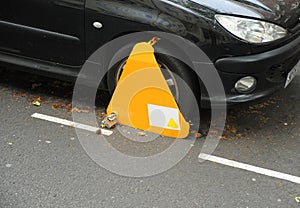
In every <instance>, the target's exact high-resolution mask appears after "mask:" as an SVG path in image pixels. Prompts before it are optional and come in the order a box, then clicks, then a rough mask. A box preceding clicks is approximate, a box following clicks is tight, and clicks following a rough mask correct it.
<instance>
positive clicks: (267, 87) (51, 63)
mask: <svg viewBox="0 0 300 208" xmlns="http://www.w3.org/2000/svg"><path fill="white" fill-rule="evenodd" d="M1 4H2V5H1V7H0V37H1V38H0V61H1V62H2V64H3V65H14V66H20V69H21V70H27V71H29V72H33V73H39V74H46V75H47V76H52V77H56V78H61V79H70V80H75V79H76V77H77V75H78V73H79V71H80V69H81V67H82V65H83V64H84V63H85V61H86V60H87V59H88V57H89V56H90V55H91V54H92V53H93V52H94V51H95V50H97V49H98V48H99V47H101V46H102V45H103V44H105V43H107V42H109V41H111V40H113V39H114V38H117V37H120V36H122V35H124V34H129V33H133V32H138V31H164V32H169V33H174V34H176V35H179V36H182V37H184V38H186V39H188V40H190V41H192V42H193V43H195V44H196V45H197V46H199V47H200V48H201V50H202V51H204V52H205V53H206V55H207V56H208V57H209V59H210V60H211V61H212V62H213V63H214V65H215V67H216V69H217V70H218V73H219V75H220V77H221V79H222V81H223V84H224V89H225V92H226V97H227V103H228V104H236V103H245V102H249V101H254V100H257V99H260V98H263V97H265V96H267V95H270V94H272V93H273V92H275V91H276V90H278V89H281V88H284V87H285V85H286V79H287V77H288V75H289V72H290V71H291V70H292V69H293V68H294V67H295V65H296V64H297V63H298V61H299V58H300V19H299V18H300V0H222V1H220V0H127V1H123V0H47V1H34V0H25V1H16V0H13V1H3V2H2V3H1ZM216 15H224V16H225V17H226V16H229V17H237V18H246V19H247V20H249V19H250V20H258V21H263V22H264V23H265V22H267V23H271V24H272V26H274V25H276V26H278V27H280V28H279V31H280V29H284V31H285V34H284V35H283V36H282V37H280V38H278V39H276V40H271V41H268V42H261V43H253V42H251V41H248V40H245V39H243V38H240V37H238V36H237V35H235V34H233V33H232V32H231V31H230V30H228V29H227V28H226V27H224V25H222V24H221V21H219V20H217V19H216V17H217V16H216ZM247 29H248V28H247V27H245V30H247ZM254 31H255V29H254ZM278 33H280V32H278ZM249 76H250V77H253V78H255V88H254V89H251V90H249V91H248V92H243V93H241V92H238V91H237V90H236V88H235V87H236V83H237V81H238V80H240V79H241V78H243V77H249ZM104 85H105V84H104ZM202 85H203V84H202V83H201V80H199V87H200V89H201V98H200V99H201V103H202V105H203V106H206V105H207V104H208V103H209V101H210V99H212V98H209V96H208V95H207V93H206V92H205V87H204V86H202ZM103 87H107V86H103ZM215 99H218V98H215ZM216 102H217V100H216Z"/></svg>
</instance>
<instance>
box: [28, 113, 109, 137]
mask: <svg viewBox="0 0 300 208" xmlns="http://www.w3.org/2000/svg"><path fill="white" fill-rule="evenodd" d="M31 117H32V118H37V119H41V120H44V121H49V122H52V123H57V124H62V125H65V126H71V127H74V128H78V129H83V130H86V131H91V132H94V133H96V132H98V130H99V128H97V127H93V126H89V125H85V124H81V123H76V122H73V121H69V120H66V119H61V118H57V117H54V116H48V115H44V114H40V113H34V114H32V115H31ZM112 133H113V131H110V130H106V129H101V134H103V135H105V136H110V135H112Z"/></svg>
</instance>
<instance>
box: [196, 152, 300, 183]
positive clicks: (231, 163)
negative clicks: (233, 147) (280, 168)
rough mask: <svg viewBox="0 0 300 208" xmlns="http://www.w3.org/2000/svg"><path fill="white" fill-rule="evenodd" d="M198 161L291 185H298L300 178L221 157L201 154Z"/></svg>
mask: <svg viewBox="0 0 300 208" xmlns="http://www.w3.org/2000/svg"><path fill="white" fill-rule="evenodd" d="M199 159H202V160H208V161H211V162H215V163H219V164H222V165H226V166H230V167H234V168H238V169H242V170H247V171H251V172H254V173H259V174H262V175H266V176H270V177H273V178H278V179H281V180H286V181H290V182H293V183H297V184H300V177H298V176H293V175H289V174H286V173H281V172H277V171H274V170H269V169H265V168H260V167H256V166H253V165H248V164H245V163H241V162H236V161H233V160H228V159H225V158H221V157H217V156H213V155H208V154H204V153H201V154H200V155H199Z"/></svg>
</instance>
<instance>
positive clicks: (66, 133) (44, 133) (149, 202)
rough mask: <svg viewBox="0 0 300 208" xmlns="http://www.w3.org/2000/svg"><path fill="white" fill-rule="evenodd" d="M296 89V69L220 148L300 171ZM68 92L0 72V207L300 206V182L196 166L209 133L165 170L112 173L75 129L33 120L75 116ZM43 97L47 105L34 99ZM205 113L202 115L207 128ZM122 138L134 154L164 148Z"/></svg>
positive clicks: (236, 113) (235, 115)
mask: <svg viewBox="0 0 300 208" xmlns="http://www.w3.org/2000/svg"><path fill="white" fill-rule="evenodd" d="M299 87H300V75H299V76H297V77H296V78H295V80H294V81H293V83H292V84H291V85H290V86H289V87H288V88H287V89H285V90H282V91H280V92H278V93H276V95H274V96H272V97H271V98H270V99H268V100H267V101H266V102H264V103H261V104H258V105H253V106H250V107H244V108H240V109H235V110H230V111H229V116H228V119H227V120H228V121H227V125H226V131H225V133H224V137H223V138H222V141H221V142H220V144H219V146H218V148H217V150H216V151H215V152H214V155H216V156H219V157H222V158H227V159H231V160H235V161H239V162H243V163H247V164H251V165H255V166H258V167H263V168H267V169H271V170H275V171H279V172H282V173H287V174H291V175H294V176H300V164H299V159H300V152H299V149H300V108H299V105H300V94H299ZM72 90H73V85H72V84H70V83H65V82H59V81H56V80H53V79H48V78H44V77H38V76H34V75H30V74H26V73H20V72H14V71H10V70H1V72H0V95H1V100H0V106H1V108H0V112H1V123H0V152H1V156H0V177H1V181H0V208H27V207H28V208H31V207H32V208H36V207H47V208H52V207H53V208H54V207H55V208H56V207H57V208H63V207H67V208H73V207H74V208H82V207H84V208H93V207H97V208H98V207H109V208H110V207H122V208H127V207H128V208H143V207H145V208H148V207H153V208H154V207H158V208H168V207H172V208H176V207H180V208H184V207H187V208H191V207H205V208H214V207H225V208H227V207H228V208H232V207H241V208H246V207H249V208H252V207H254V208H256V207H257V208H262V207H270V208H275V207H282V208H293V207H300V203H297V197H299V196H300V185H299V184H297V183H292V182H289V181H286V180H281V179H277V178H273V177H269V176H265V175H261V174H257V173H254V172H250V171H245V170H240V169H237V168H232V167H228V166H224V165H221V164H217V163H213V162H209V161H206V162H204V163H199V161H198V159H197V157H198V154H199V153H200V150H201V147H202V145H203V143H204V141H205V138H199V139H197V140H196V143H195V145H194V146H193V147H192V149H191V151H189V153H188V154H187V156H186V157H185V158H184V159H183V160H181V161H180V162H179V163H178V164H177V165H176V166H175V167H173V168H171V169H170V170H168V171H166V172H163V173H161V174H159V175H156V176H152V177H146V178H130V177H124V176H120V175H117V174H114V173H111V172H110V171H108V170H106V169H104V168H102V167H101V166H99V165H98V164H96V163H95V162H94V161H93V160H91V158H90V157H89V156H88V155H87V153H86V152H85V151H84V149H83V148H82V146H81V145H80V142H79V141H78V138H77V135H76V132H75V130H74V128H71V127H67V126H62V125H59V124H55V123H50V122H46V121H41V120H38V119H34V118H31V115H32V114H33V113H36V112H38V113H42V114H46V115H52V116H56V117H58V118H66V119H69V120H71V119H72V115H71V113H70V112H69V111H70V106H69V105H68V104H70V103H71V99H72ZM39 97H40V98H41V106H40V107H37V106H33V105H32V101H33V100H34V99H37V98H39ZM98 100H99V108H98V109H97V112H98V115H99V116H101V112H103V111H104V107H105V105H106V104H107V102H108V100H109V98H108V96H107V94H106V93H104V92H100V93H99V96H98ZM207 114H208V113H207V112H203V115H204V116H203V117H202V120H203V121H202V126H203V129H204V131H205V128H206V127H207V126H208V125H209V117H208V116H207ZM121 137H122V135H121V134H118V133H117V132H116V133H114V135H113V136H111V137H108V138H107V140H112V141H114V142H115V143H118V139H120V141H121ZM168 141H170V140H169V139H165V142H163V143H162V144H164V145H168ZM120 145H121V146H122V148H123V149H124V151H128V152H129V153H128V154H136V155H139V154H140V155H143V154H148V153H149V154H150V153H151V151H153V148H156V149H155V151H161V150H160V148H162V147H164V145H161V146H158V145H154V147H152V146H150V147H147V146H146V145H144V146H137V147H133V146H130V145H129V144H128V143H126V144H125V143H124V144H123V143H121V142H120ZM132 149H134V151H133V150H132ZM131 151H132V152H131ZM145 152H147V153H145Z"/></svg>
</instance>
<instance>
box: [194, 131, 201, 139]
mask: <svg viewBox="0 0 300 208" xmlns="http://www.w3.org/2000/svg"><path fill="white" fill-rule="evenodd" d="M194 136H195V138H196V139H199V138H202V137H203V134H201V133H199V132H198V133H195V135H194Z"/></svg>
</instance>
